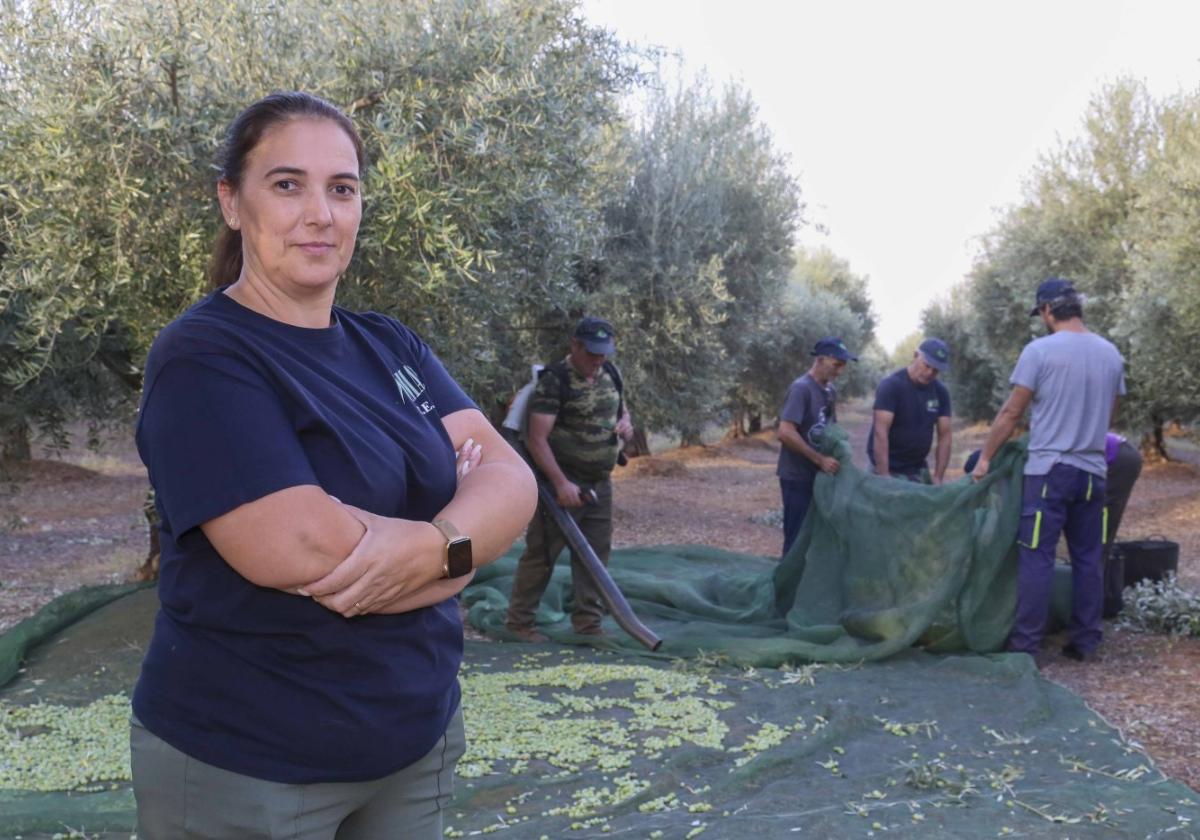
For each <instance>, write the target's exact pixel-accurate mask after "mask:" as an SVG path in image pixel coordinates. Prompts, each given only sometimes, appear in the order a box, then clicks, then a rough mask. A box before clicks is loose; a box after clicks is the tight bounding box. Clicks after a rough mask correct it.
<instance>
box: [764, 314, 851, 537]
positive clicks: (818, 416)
mask: <svg viewBox="0 0 1200 840" xmlns="http://www.w3.org/2000/svg"><path fill="white" fill-rule="evenodd" d="M812 355H813V356H815V357H816V358H815V359H813V363H812V367H811V368H809V370H808V373H806V374H804V375H803V376H801V377H800V378H799V379H797V380H796V381H794V382H793V383H792V384H791V385H790V386H789V387H788V392H787V398H786V399H785V400H784V402H783V408H782V409H780V411H779V431H778V437H779V443H780V447H779V466H778V467H777V469H776V471H775V473H776V475H778V476H779V491H780V494H781V495H782V496H783V554H784V556H785V557H786V556H787V553H788V550H789V549H791V547H792V543H793V542H795V541H796V535H797V534H799V533H800V526H801V525H802V524H804V517H805V516H807V515H808V507H809V505H811V504H812V496H813V485H814V484H815V483H816V481H817V473H818V472H824V473H828V474H829V475H836V474H837V471H838V468H839V467H840V466H841V464H839V463H838V459H837V458H834V457H832V456H830V455H822V454H821V452H820V451H818V449H817V447H818V446H820V445H821V436H822V435H823V434H824V433H825V428H826V426H828V425H829V424H830V423H836V422H837V390H836V389H835V388H834V387H833V381H834V380H835V379H837V378H838V377H839V376H841V375H842V371H843V370H845V368H846V362H848V361H856V360H857V359H858V356H855V355H854V354H853V353H851V352H850V351H849V350H847V349H846V343H845V342H844V341H842V340H841V339H840V338H838V337H836V336H826V337H825V338H822V339H821V340H820V341H818V342H817V343H816V346H815V347H813V351H812Z"/></svg>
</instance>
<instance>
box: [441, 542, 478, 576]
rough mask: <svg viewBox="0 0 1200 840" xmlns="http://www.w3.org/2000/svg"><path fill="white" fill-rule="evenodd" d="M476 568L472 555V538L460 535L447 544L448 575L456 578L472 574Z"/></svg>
mask: <svg viewBox="0 0 1200 840" xmlns="http://www.w3.org/2000/svg"><path fill="white" fill-rule="evenodd" d="M473 568H475V563H474V561H473V559H472V557H471V538H470V537H459V538H458V539H456V540H451V541H450V542H448V543H447V544H446V571H447V573H448V577H452V578H456V577H462V576H463V575H466V574H470V573H471V569H473Z"/></svg>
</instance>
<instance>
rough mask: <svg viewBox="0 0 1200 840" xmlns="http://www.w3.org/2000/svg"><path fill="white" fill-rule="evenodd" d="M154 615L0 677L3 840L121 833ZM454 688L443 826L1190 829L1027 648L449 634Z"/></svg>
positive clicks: (650, 834) (540, 833)
mask: <svg viewBox="0 0 1200 840" xmlns="http://www.w3.org/2000/svg"><path fill="white" fill-rule="evenodd" d="M730 559H734V558H732V557H731V558H730ZM155 608H156V599H155V594H154V592H153V590H146V591H141V592H135V593H133V594H131V595H128V596H127V597H123V598H121V599H120V600H116V601H113V602H112V603H109V604H107V605H106V606H104V607H101V608H100V609H98V610H96V611H95V612H93V613H91V614H90V615H88V616H87V617H85V618H83V619H81V620H80V621H79V622H78V623H76V624H74V625H72V626H70V627H68V628H66V629H64V630H62V631H61V632H60V633H58V634H56V635H55V636H54V637H53V638H51V639H49V640H48V641H47V642H46V643H45V644H43V645H40V646H39V647H37V648H36V649H35V650H33V651H31V652H30V654H29V656H28V659H27V663H26V665H25V667H24V669H23V671H22V673H20V674H19V675H18V676H17V677H16V679H14V680H13V681H12V682H11V683H10V684H9V685H8V686H5V687H4V688H3V689H2V690H0V721H2V729H3V731H2V732H0V837H6V838H7V837H15V836H23V837H25V838H27V840H32V839H33V838H49V837H50V836H52V834H54V833H55V832H60V833H64V834H65V833H67V829H75V830H77V831H79V832H86V836H88V837H93V838H95V837H101V838H104V839H105V840H116V838H121V840H128V838H129V837H130V833H131V830H132V828H133V826H134V823H135V814H134V804H133V797H132V794H131V792H130V790H129V785H128V778H129V766H128V760H129V756H128V747H127V744H128V716H129V709H128V696H129V691H130V688H131V686H132V684H133V680H134V679H135V677H136V673H137V667H138V661H139V659H140V655H141V650H142V649H143V648H144V646H145V642H146V638H147V636H148V633H149V627H150V624H151V620H152V617H153V613H154V610H155ZM0 640H2V639H0ZM462 685H463V703H464V711H465V718H466V723H467V737H468V742H469V743H468V751H467V754H466V755H465V757H464V758H463V760H462V762H461V763H460V765H459V772H458V778H457V780H456V790H455V794H454V798H453V800H452V802H451V804H450V806H449V809H448V811H447V813H446V819H445V822H446V835H447V836H449V837H475V836H486V835H490V834H492V833H496V832H499V833H500V836H508V837H515V838H521V839H522V840H526V839H527V838H542V837H545V838H554V840H560V838H575V837H578V838H598V837H631V838H688V837H692V838H695V837H699V836H701V835H703V837H704V838H705V840H708V838H731V839H732V838H738V840H743V839H744V838H746V837H750V836H759V837H772V838H774V837H793V836H797V835H799V836H808V837H821V838H832V837H871V836H881V835H882V833H883V832H885V831H886V832H887V833H888V834H890V835H893V836H907V837H914V838H925V837H954V838H968V837H998V836H999V837H1003V836H1009V835H1011V836H1017V837H1020V836H1024V837H1030V836H1034V837H1073V838H1079V837H1096V838H1114V837H1117V838H1121V837H1129V838H1133V837H1148V836H1158V835H1160V834H1174V835H1176V836H1180V837H1189V836H1195V826H1196V825H1197V824H1200V796H1198V795H1197V794H1196V793H1195V792H1193V791H1191V790H1190V789H1188V788H1186V787H1185V786H1184V785H1182V784H1180V783H1178V782H1175V781H1171V780H1169V779H1164V778H1163V777H1162V776H1161V774H1160V773H1159V772H1158V771H1157V770H1155V769H1154V768H1153V765H1152V764H1151V762H1150V760H1149V759H1148V758H1147V757H1146V756H1145V755H1144V754H1143V753H1142V752H1140V751H1139V750H1138V749H1136V748H1135V747H1134V746H1132V745H1130V744H1128V743H1126V742H1125V741H1123V740H1122V739H1121V737H1120V735H1119V733H1117V732H1116V731H1115V730H1113V729H1112V728H1111V727H1109V726H1108V725H1107V724H1106V723H1105V722H1104V721H1103V720H1101V719H1100V718H1098V717H1097V716H1096V715H1095V714H1093V713H1092V712H1091V711H1090V710H1089V709H1088V708H1087V707H1086V706H1085V705H1084V704H1083V702H1082V701H1081V700H1080V699H1079V698H1078V697H1076V696H1074V695H1073V694H1071V693H1070V692H1069V691H1067V690H1066V689H1064V688H1061V687H1060V686H1057V685H1054V684H1053V683H1049V682H1047V681H1045V680H1043V679H1042V678H1040V677H1039V676H1038V674H1037V672H1036V671H1035V670H1034V669H1033V667H1032V663H1031V662H1030V660H1029V658H1028V657H1025V656H1022V655H1011V654H985V655H979V654H966V655H939V654H929V653H924V652H921V651H917V650H908V651H903V652H901V653H899V654H897V655H896V656H893V657H891V658H889V659H886V660H883V661H879V662H869V663H861V664H855V665H840V664H808V665H798V666H789V667H785V668H781V669H763V668H754V667H739V666H736V665H732V664H729V663H728V662H726V661H724V659H723V657H722V656H719V655H711V654H709V655H705V656H700V657H693V658H690V659H680V660H675V661H666V660H663V659H660V658H646V657H640V656H631V655H629V654H628V653H626V652H622V651H603V650H595V649H592V648H588V647H571V646H566V645H559V644H546V645H526V644H515V643H492V642H468V644H467V651H466V661H465V665H464V669H463V676H462ZM72 836H81V835H79V834H76V835H72ZM398 836H402V835H398Z"/></svg>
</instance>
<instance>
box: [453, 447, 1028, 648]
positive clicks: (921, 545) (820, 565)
mask: <svg viewBox="0 0 1200 840" xmlns="http://www.w3.org/2000/svg"><path fill="white" fill-rule="evenodd" d="M823 448H824V450H825V451H826V452H828V453H830V454H832V455H834V456H836V457H837V458H838V459H839V460H840V461H841V463H842V464H843V467H842V469H841V470H840V471H839V472H838V474H837V476H835V477H830V476H827V475H820V476H818V478H817V483H816V489H815V492H814V497H813V505H812V508H811V510H810V512H809V515H808V517H807V518H806V520H805V523H804V527H803V528H802V529H801V532H800V536H799V537H798V538H797V540H796V543H795V545H793V546H792V550H791V551H790V552H789V553H788V556H787V557H785V558H784V559H783V561H782V562H781V563H776V562H774V561H771V560H766V559H751V558H746V557H733V556H731V555H730V554H729V553H727V552H723V551H717V550H714V549H708V548H703V547H694V546H670V547H665V548H660V549H642V548H639V549H631V550H628V551H623V552H617V553H616V555H615V556H614V559H613V563H612V569H611V572H612V576H613V579H614V581H616V583H617V585H618V586H619V587H620V588H621V591H622V592H623V593H624V594H625V597H626V598H627V599H628V601H629V603H630V605H631V606H632V607H633V609H634V612H636V613H637V615H638V617H639V618H641V619H642V621H644V622H645V623H646V624H647V625H648V626H649V627H650V628H651V629H652V630H654V631H655V632H656V633H658V635H659V636H661V637H662V638H663V645H662V648H661V651H660V652H661V653H662V654H664V655H666V656H675V657H679V656H693V655H695V654H697V653H698V652H700V651H707V652H719V653H721V654H723V655H725V656H727V657H728V658H729V659H730V660H731V661H734V662H737V663H740V664H747V665H758V666H770V667H776V666H779V665H781V664H783V663H785V662H798V661H800V662H802V661H810V662H857V661H861V660H875V659H881V658H883V657H886V656H891V655H892V654H894V653H896V652H898V651H900V650H903V649H905V648H907V647H909V646H911V645H912V644H914V643H920V644H921V645H923V646H924V647H926V648H927V649H929V650H933V651H962V650H970V651H976V652H988V651H995V650H999V649H1000V648H1001V646H1002V645H1003V643H1004V639H1005V637H1006V636H1007V635H1008V628H1009V625H1010V623H1011V621H1012V615H1013V609H1014V606H1015V603H1016V568H1017V564H1016V551H1015V542H1014V539H1015V535H1016V531H1017V524H1018V521H1019V519H1020V505H1021V467H1022V465H1023V464H1024V448H1023V446H1022V445H1020V444H1017V443H1011V444H1008V445H1007V446H1005V447H1004V448H1003V449H1002V450H1001V451H1000V453H998V455H997V457H996V458H995V459H994V460H993V462H992V469H991V473H990V474H989V475H988V477H987V478H986V479H985V480H984V481H982V482H979V483H973V482H971V480H970V479H966V478H964V479H962V480H961V481H959V482H958V483H955V484H949V485H943V486H940V487H931V486H924V485H917V484H912V483H909V482H904V481H895V480H889V479H881V478H879V477H877V476H874V475H870V474H868V473H864V472H863V471H862V470H859V469H857V468H856V467H854V466H853V464H852V462H851V455H850V448H849V444H848V443H847V441H846V436H845V432H844V431H843V430H842V429H841V428H840V427H837V426H833V427H831V428H830V429H829V430H828V431H827V433H826V435H825V441H824V442H823ZM565 557H566V553H565V552H564V555H563V557H562V558H560V562H559V564H558V566H557V568H556V569H555V573H554V576H553V578H552V579H551V583H550V586H549V588H548V591H547V593H546V596H545V597H544V598H543V599H542V604H541V607H540V609H539V612H538V619H537V620H538V624H539V627H540V628H541V629H542V630H543V631H544V632H546V633H547V634H548V635H550V636H551V637H552V638H557V639H560V640H568V641H569V640H575V639H576V637H574V636H572V634H571V631H570V624H569V622H568V621H567V620H566V613H565V610H564V608H565V607H566V606H568V603H567V602H568V599H569V597H570V592H571V587H570V568H569V565H568V564H567V563H566V561H565ZM514 569H515V560H514V558H513V557H512V556H510V557H506V558H503V559H502V560H500V561H498V562H496V563H494V564H492V565H491V566H488V567H486V568H484V569H481V570H480V571H479V573H478V575H477V577H476V579H475V583H474V584H473V585H472V586H471V588H470V589H468V590H467V592H466V594H465V595H464V602H465V603H466V604H468V605H469V606H470V620H471V623H472V624H474V625H475V626H476V627H478V628H479V629H481V630H484V631H486V632H488V633H492V634H494V635H496V636H497V637H500V638H503V637H504V636H505V631H504V626H503V625H504V615H505V609H506V607H507V601H508V592H509V591H510V589H511V588H512V575H513V571H514ZM610 637H611V639H612V641H611V642H610V644H612V645H614V646H620V647H622V648H626V649H629V650H637V649H639V646H638V644H637V643H636V642H634V641H633V640H632V639H630V638H628V637H627V636H624V634H622V633H620V631H618V630H617V629H616V628H615V626H613V627H611V628H610Z"/></svg>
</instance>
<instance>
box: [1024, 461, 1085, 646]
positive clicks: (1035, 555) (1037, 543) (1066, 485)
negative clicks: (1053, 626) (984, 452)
mask: <svg viewBox="0 0 1200 840" xmlns="http://www.w3.org/2000/svg"><path fill="white" fill-rule="evenodd" d="M1104 489H1105V480H1104V479H1103V478H1101V477H1100V476H1098V475H1092V474H1091V473H1089V472H1087V471H1085V470H1081V469H1079V468H1078V467H1072V466H1068V465H1066V464H1055V465H1054V467H1052V468H1051V469H1050V472H1048V473H1046V474H1045V475H1027V476H1025V483H1024V498H1023V500H1022V505H1021V526H1020V530H1019V531H1018V532H1017V545H1018V547H1019V549H1020V555H1021V561H1020V566H1019V567H1018V570H1017V615H1016V620H1015V621H1014V622H1013V627H1012V630H1011V631H1010V633H1009V635H1008V649H1009V650H1014V651H1023V652H1025V653H1029V654H1034V653H1037V651H1038V649H1039V647H1040V645H1041V642H1042V636H1043V635H1044V634H1045V630H1046V618H1047V616H1048V615H1049V612H1050V590H1051V585H1052V583H1053V580H1054V551H1055V549H1056V548H1057V546H1058V538H1059V535H1060V534H1065V535H1066V538H1067V549H1068V551H1069V553H1070V555H1071V622H1070V625H1069V628H1068V629H1069V631H1070V637H1071V644H1073V645H1074V646H1075V648H1076V649H1077V650H1079V651H1080V652H1081V653H1084V654H1087V653H1091V652H1092V651H1094V650H1095V649H1096V648H1097V647H1099V645H1100V638H1101V635H1102V629H1101V611H1102V609H1103V604H1104V565H1103V562H1102V559H1101V558H1102V552H1103V547H1104Z"/></svg>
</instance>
